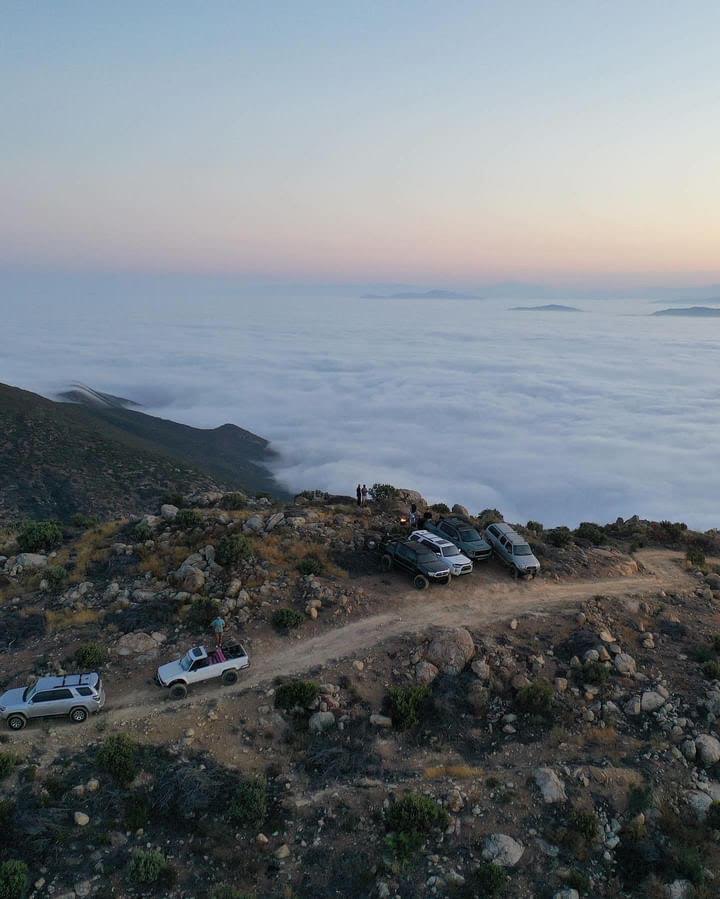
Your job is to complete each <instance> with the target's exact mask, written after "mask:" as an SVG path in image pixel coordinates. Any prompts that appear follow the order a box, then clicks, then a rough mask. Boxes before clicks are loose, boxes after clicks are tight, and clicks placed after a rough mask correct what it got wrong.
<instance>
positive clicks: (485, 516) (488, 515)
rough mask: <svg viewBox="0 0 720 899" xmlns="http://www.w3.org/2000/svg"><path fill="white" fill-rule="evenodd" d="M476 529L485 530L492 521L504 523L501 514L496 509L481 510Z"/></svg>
mask: <svg viewBox="0 0 720 899" xmlns="http://www.w3.org/2000/svg"><path fill="white" fill-rule="evenodd" d="M477 517H478V527H480V528H486V527H487V526H488V525H489V524H492V523H493V522H494V521H504V520H505V519H504V518H503V516H502V512H500V511H498V509H483V510H482V512H478V516H477Z"/></svg>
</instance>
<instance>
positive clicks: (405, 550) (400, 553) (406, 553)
mask: <svg viewBox="0 0 720 899" xmlns="http://www.w3.org/2000/svg"><path fill="white" fill-rule="evenodd" d="M397 557H398V559H404V560H405V561H407V560H408V559H410V558H412V554H411V552H410V549H409V547H407V546H398V548H397Z"/></svg>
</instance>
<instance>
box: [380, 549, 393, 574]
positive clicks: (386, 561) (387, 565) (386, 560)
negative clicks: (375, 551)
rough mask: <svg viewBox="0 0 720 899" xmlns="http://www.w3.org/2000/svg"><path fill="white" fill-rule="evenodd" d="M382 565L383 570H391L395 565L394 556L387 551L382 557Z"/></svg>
mask: <svg viewBox="0 0 720 899" xmlns="http://www.w3.org/2000/svg"><path fill="white" fill-rule="evenodd" d="M380 567H381V568H382V570H383V571H390V569H391V568H392V567H393V560H392V556H388V555H387V553H386V554H385V555H384V556H383V557H382V559H380Z"/></svg>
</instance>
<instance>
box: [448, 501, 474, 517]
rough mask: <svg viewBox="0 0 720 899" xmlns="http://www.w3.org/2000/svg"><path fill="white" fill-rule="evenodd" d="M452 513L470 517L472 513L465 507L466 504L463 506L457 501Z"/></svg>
mask: <svg viewBox="0 0 720 899" xmlns="http://www.w3.org/2000/svg"><path fill="white" fill-rule="evenodd" d="M452 513H453V515H462V516H463V517H464V518H469V517H470V513H469V512H468V510H467V509H466V508H465V506H461V505H460V503H455V505H454V506H453V507H452Z"/></svg>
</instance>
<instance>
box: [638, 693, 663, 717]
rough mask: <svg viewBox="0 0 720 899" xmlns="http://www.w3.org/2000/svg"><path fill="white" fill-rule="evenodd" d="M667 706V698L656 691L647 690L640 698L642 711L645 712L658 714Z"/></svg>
mask: <svg viewBox="0 0 720 899" xmlns="http://www.w3.org/2000/svg"><path fill="white" fill-rule="evenodd" d="M664 705H665V697H664V696H661V695H660V693H657V692H656V691H655V690H646V691H645V692H644V693H643V695H642V696H641V697H640V710H641V711H643V712H656V711H657V710H658V709H659V708H661V707H662V706H664Z"/></svg>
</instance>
